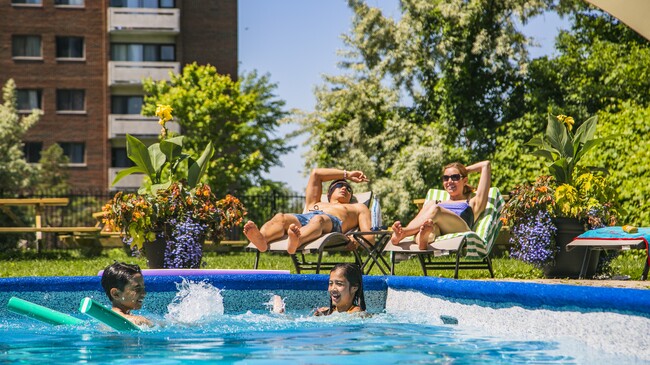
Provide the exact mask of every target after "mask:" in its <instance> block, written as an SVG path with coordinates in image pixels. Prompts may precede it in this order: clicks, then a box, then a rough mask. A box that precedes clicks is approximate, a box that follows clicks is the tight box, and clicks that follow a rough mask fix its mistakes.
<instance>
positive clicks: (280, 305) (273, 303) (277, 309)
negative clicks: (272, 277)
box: [264, 293, 286, 314]
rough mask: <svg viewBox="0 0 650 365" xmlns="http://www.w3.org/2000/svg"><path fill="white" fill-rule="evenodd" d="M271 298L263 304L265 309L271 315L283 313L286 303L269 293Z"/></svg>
mask: <svg viewBox="0 0 650 365" xmlns="http://www.w3.org/2000/svg"><path fill="white" fill-rule="evenodd" d="M269 295H270V296H271V298H270V299H269V301H268V302H266V303H264V306H265V307H266V309H267V310H268V311H269V312H271V313H276V314H282V313H284V311H285V307H286V303H285V302H284V298H282V297H281V296H279V295H276V294H273V293H270V294H269Z"/></svg>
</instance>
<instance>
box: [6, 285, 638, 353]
mask: <svg viewBox="0 0 650 365" xmlns="http://www.w3.org/2000/svg"><path fill="white" fill-rule="evenodd" d="M187 279H189V281H188V280H185V281H183V279H182V278H179V277H166V278H163V277H146V278H145V282H146V285H147V290H148V292H149V293H148V295H147V298H146V301H145V306H144V308H143V310H142V311H141V314H143V315H146V316H148V317H150V318H153V319H154V320H155V321H157V322H158V323H159V324H160V325H159V326H156V327H154V328H152V329H150V330H146V331H142V332H131V333H117V332H113V331H110V330H108V329H107V328H102V326H101V325H99V324H98V323H97V322H95V321H94V320H92V319H91V318H89V317H85V316H84V315H82V314H80V313H79V311H78V306H79V302H80V300H81V298H83V297H85V296H91V297H93V298H95V299H97V300H98V301H100V302H102V303H104V304H108V302H107V300H106V298H105V295H104V294H103V292H101V290H100V284H99V279H98V278H94V277H69V278H64V277H61V278H18V279H0V363H14V362H17V363H36V362H42V361H47V363H52V364H59V363H61V364H63V363H66V364H67V363H81V362H88V363H93V364H95V363H98V364H101V363H111V364H113V363H137V364H148V363H157V364H176V363H183V364H188V363H212V362H223V363H265V364H266V363H278V362H280V361H290V362H294V363H309V364H366V363H376V364H391V363H394V364H397V363H399V364H403V363H443V364H452V363H453V364H586V363H588V364H607V363H613V362H616V363H617V364H636V363H647V362H648V361H650V350H649V349H650V343H649V342H648V340H646V339H645V337H647V336H648V334H650V314H649V313H648V312H650V305H649V304H650V294H648V293H649V291H645V290H633V289H606V288H605V289H604V288H580V287H569V286H565V285H536V284H515V283H499V282H481V281H457V280H446V279H435V278H400V277H387V278H384V277H367V278H364V289H365V290H366V297H367V299H368V302H369V309H370V311H371V312H373V313H374V315H373V316H372V317H371V318H357V317H350V316H349V315H333V316H330V317H312V316H311V315H310V312H311V310H312V308H314V307H317V306H323V305H325V304H326V303H327V293H326V286H327V276H325V275H283V276H280V275H264V276H262V275H221V276H212V277H188V278H187ZM73 289H74V290H73ZM272 294H279V295H281V296H282V297H283V298H285V302H286V304H287V310H288V312H287V314H286V315H276V314H272V313H270V312H269V310H268V306H267V302H268V301H269V299H270V296H271V295H272ZM11 296H17V297H20V298H23V299H25V300H29V301H32V302H35V303H38V304H41V305H45V306H47V307H50V308H52V309H56V310H60V311H63V312H66V313H71V314H73V315H75V316H77V317H79V318H82V319H84V320H87V321H86V322H85V323H84V324H83V325H79V326H56V327H54V326H50V325H47V324H44V323H40V322H37V321H35V320H32V319H30V318H26V317H22V316H19V315H16V314H14V313H12V312H9V311H7V310H6V303H7V301H8V299H9V298H10V297H11ZM441 316H447V317H452V318H455V319H457V320H458V324H455V325H454V324H445V323H444V322H443V321H442V320H441Z"/></svg>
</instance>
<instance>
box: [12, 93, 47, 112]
mask: <svg viewBox="0 0 650 365" xmlns="http://www.w3.org/2000/svg"><path fill="white" fill-rule="evenodd" d="M16 99H17V104H18V105H17V107H18V111H21V112H30V111H32V109H41V110H42V109H43V90H35V89H31V90H28V89H18V90H16Z"/></svg>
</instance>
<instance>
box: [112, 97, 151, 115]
mask: <svg viewBox="0 0 650 365" xmlns="http://www.w3.org/2000/svg"><path fill="white" fill-rule="evenodd" d="M143 101H144V97H143V96H142V95H129V96H127V95H113V96H112V97H111V114H140V112H141V111H142V103H143Z"/></svg>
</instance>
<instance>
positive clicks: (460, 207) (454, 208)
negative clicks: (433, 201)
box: [438, 202, 474, 228]
mask: <svg viewBox="0 0 650 365" xmlns="http://www.w3.org/2000/svg"><path fill="white" fill-rule="evenodd" d="M438 206H439V207H441V208H445V209H447V210H449V211H451V212H452V213H454V214H456V215H457V216H459V217H461V218H462V219H463V220H464V221H465V223H467V226H468V227H469V228H472V225H474V211H473V210H472V207H471V206H470V205H469V203H468V202H461V203H438Z"/></svg>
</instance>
